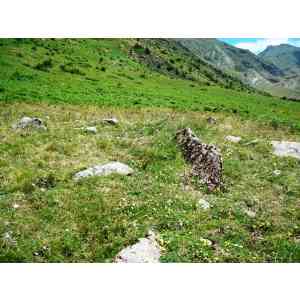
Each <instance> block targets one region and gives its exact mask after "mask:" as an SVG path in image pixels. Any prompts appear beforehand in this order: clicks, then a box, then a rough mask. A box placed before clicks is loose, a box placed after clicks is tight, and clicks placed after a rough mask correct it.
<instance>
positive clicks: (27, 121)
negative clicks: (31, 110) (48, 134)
mask: <svg viewBox="0 0 300 300" xmlns="http://www.w3.org/2000/svg"><path fill="white" fill-rule="evenodd" d="M27 127H35V128H38V129H43V130H46V129H47V128H46V126H45V125H44V124H43V121H42V120H41V119H38V118H30V117H23V118H22V119H21V120H20V121H19V122H18V123H17V124H15V125H13V129H25V128H27Z"/></svg>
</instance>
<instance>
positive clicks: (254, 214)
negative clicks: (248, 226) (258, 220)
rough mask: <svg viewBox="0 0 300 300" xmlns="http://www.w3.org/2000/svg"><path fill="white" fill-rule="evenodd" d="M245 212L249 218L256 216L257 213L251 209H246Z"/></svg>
mask: <svg viewBox="0 0 300 300" xmlns="http://www.w3.org/2000/svg"><path fill="white" fill-rule="evenodd" d="M244 213H245V214H246V215H247V216H248V217H249V218H255V216H256V213H255V212H254V211H252V210H250V209H244Z"/></svg>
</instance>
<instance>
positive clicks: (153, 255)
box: [115, 231, 161, 263]
mask: <svg viewBox="0 0 300 300" xmlns="http://www.w3.org/2000/svg"><path fill="white" fill-rule="evenodd" d="M160 252H161V251H160V246H159V244H158V242H157V241H156V236H155V234H154V233H153V232H152V231H149V233H148V235H147V237H146V238H141V239H139V241H138V242H137V243H136V244H134V245H132V246H128V247H126V248H125V249H123V250H121V251H120V252H119V253H118V254H117V256H116V258H115V262H116V263H159V259H160V255H161V253H160Z"/></svg>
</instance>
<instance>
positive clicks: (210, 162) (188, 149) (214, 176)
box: [176, 128, 223, 191]
mask: <svg viewBox="0 0 300 300" xmlns="http://www.w3.org/2000/svg"><path fill="white" fill-rule="evenodd" d="M176 140H177V143H178V145H179V146H180V148H181V150H182V153H183V156H184V158H185V160H186V161H187V162H189V163H190V164H191V165H192V175H194V176H197V177H199V178H200V180H201V181H202V182H203V183H204V184H206V185H207V187H208V189H209V191H213V190H215V189H216V188H218V187H222V186H223V182H222V171H223V163H222V157H221V154H220V152H219V150H218V149H217V148H216V147H215V146H214V145H207V144H204V143H201V141H200V140H199V138H197V137H196V136H195V135H194V134H193V132H192V130H191V129H190V128H185V129H182V130H180V131H178V132H177V133H176Z"/></svg>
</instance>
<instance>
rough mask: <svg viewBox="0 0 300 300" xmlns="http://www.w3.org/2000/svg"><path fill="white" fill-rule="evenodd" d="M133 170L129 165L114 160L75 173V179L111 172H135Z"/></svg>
mask: <svg viewBox="0 0 300 300" xmlns="http://www.w3.org/2000/svg"><path fill="white" fill-rule="evenodd" d="M133 172H134V171H133V169H131V168H130V167H129V166H127V165H125V164H123V163H120V162H117V161H114V162H109V163H107V164H101V165H96V166H93V167H90V168H88V169H85V170H83V171H80V172H78V173H76V174H75V175H74V180H79V179H82V178H86V177H91V176H107V175H110V174H120V175H131V174H133Z"/></svg>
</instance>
